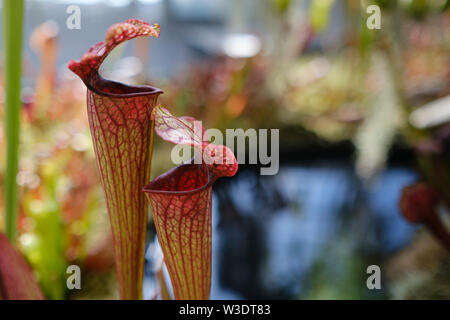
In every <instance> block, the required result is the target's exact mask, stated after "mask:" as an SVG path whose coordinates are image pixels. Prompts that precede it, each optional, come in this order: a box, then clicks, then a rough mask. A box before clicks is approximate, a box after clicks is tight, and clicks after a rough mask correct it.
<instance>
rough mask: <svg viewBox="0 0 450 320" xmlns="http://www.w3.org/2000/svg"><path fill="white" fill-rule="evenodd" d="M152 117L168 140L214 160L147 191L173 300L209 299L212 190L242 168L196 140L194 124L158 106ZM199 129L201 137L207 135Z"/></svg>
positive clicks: (183, 169)
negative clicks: (196, 150)
mask: <svg viewBox="0 0 450 320" xmlns="http://www.w3.org/2000/svg"><path fill="white" fill-rule="evenodd" d="M153 116H154V119H155V131H156V133H157V134H158V135H160V136H161V137H162V138H163V139H164V140H167V141H170V142H173V143H181V144H188V145H191V146H194V147H196V148H197V149H200V150H201V151H205V150H209V151H206V152H208V153H207V154H208V159H213V160H214V161H211V162H208V163H202V164H183V165H180V166H178V167H175V168H173V169H172V170H169V171H168V172H166V173H164V174H163V175H161V176H159V177H158V178H156V179H154V180H153V181H152V182H150V184H148V185H147V186H145V188H144V190H143V191H144V192H145V193H146V195H147V198H148V200H149V202H150V206H151V209H152V214H153V218H154V220H155V226H156V230H157V233H158V240H159V242H160V244H161V248H162V250H163V253H164V259H165V262H166V266H167V269H168V271H169V274H170V278H171V280H172V286H173V290H174V295H175V299H177V300H178V299H183V300H184V299H194V300H203V299H208V298H209V293H210V287H211V237H212V236H211V228H212V227H211V207H212V185H213V183H214V181H215V180H216V179H217V178H220V177H223V176H233V175H234V174H235V173H236V171H237V169H238V164H237V161H236V158H235V157H234V154H233V153H232V152H231V150H229V149H228V148H227V147H225V146H218V145H213V144H208V143H207V142H203V137H198V136H195V135H194V130H193V124H194V120H195V119H192V118H187V117H183V118H176V117H173V116H172V115H171V114H170V113H169V112H168V111H167V110H165V109H164V108H162V107H160V106H158V107H156V108H155V109H154V110H153ZM201 129H202V130H198V131H199V132H200V133H202V132H203V133H204V132H205V130H204V128H201ZM218 153H220V154H221V156H220V157H217V154H218Z"/></svg>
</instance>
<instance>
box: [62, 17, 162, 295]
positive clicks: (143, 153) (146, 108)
mask: <svg viewBox="0 0 450 320" xmlns="http://www.w3.org/2000/svg"><path fill="white" fill-rule="evenodd" d="M143 35H151V36H155V37H158V36H159V27H158V26H157V25H156V26H151V25H149V24H148V23H146V22H143V21H140V20H134V19H132V20H127V21H125V22H123V23H118V24H115V25H113V26H112V27H110V28H109V30H108V31H107V33H106V38H105V41H104V42H100V43H98V44H96V45H95V46H94V47H92V48H91V49H90V50H89V51H88V53H86V54H85V55H84V56H83V57H82V59H81V61H80V62H75V61H71V62H70V63H69V68H70V69H71V70H72V71H73V72H75V73H76V74H77V75H78V76H80V78H81V79H82V80H83V81H84V83H85V84H86V86H87V87H88V91H87V108H88V117H89V124H90V129H91V134H92V139H93V142H94V150H95V155H96V159H97V165H98V168H99V171H100V174H101V178H102V184H103V189H104V191H105V198H106V204H107V207H108V213H109V218H110V222H111V228H112V234H113V243H114V253H115V262H116V271H117V278H118V282H119V291H120V297H121V298H122V299H142V280H143V274H144V247H145V233H146V224H147V206H146V203H145V196H144V195H143V194H142V192H141V190H142V187H143V186H144V185H145V183H146V182H147V181H148V180H149V178H150V164H151V152H152V147H153V121H152V118H151V112H152V109H153V107H154V106H155V103H156V101H157V98H158V96H159V94H161V93H162V91H161V90H159V89H157V88H153V87H150V86H128V85H125V84H122V83H118V82H114V81H109V80H106V79H103V78H102V77H101V76H100V75H99V73H98V69H99V67H100V65H101V63H102V62H103V60H104V59H105V58H106V56H107V55H108V54H109V53H110V52H111V50H112V49H113V48H114V47H115V46H117V45H118V44H120V43H122V42H124V41H127V40H130V39H132V38H135V37H138V36H143Z"/></svg>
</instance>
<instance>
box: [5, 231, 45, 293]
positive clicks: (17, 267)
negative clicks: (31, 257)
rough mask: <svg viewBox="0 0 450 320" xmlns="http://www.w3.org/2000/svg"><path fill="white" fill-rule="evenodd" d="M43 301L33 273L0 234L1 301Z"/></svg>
mask: <svg viewBox="0 0 450 320" xmlns="http://www.w3.org/2000/svg"><path fill="white" fill-rule="evenodd" d="M2 299H5V300H43V299H44V294H43V293H42V291H41V289H40V288H39V285H38V284H37V282H36V279H35V277H34V275H33V271H32V270H31V268H30V267H29V266H28V264H27V263H26V262H25V260H24V259H23V257H22V256H21V255H20V253H19V252H18V251H17V250H16V249H15V248H14V247H13V246H12V245H11V243H10V242H9V240H8V238H7V237H6V236H5V235H4V234H2V233H0V300H2Z"/></svg>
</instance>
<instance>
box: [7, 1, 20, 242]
mask: <svg viewBox="0 0 450 320" xmlns="http://www.w3.org/2000/svg"><path fill="white" fill-rule="evenodd" d="M22 21H23V0H3V48H4V54H3V57H4V60H3V68H4V77H5V131H6V132H5V134H6V141H7V147H6V173H5V195H4V196H5V225H6V234H7V236H8V237H9V239H10V240H11V243H13V244H14V243H15V239H16V223H17V210H18V201H17V183H16V176H17V171H18V162H19V133H20V131H19V130H20V128H19V125H20V109H21V103H20V75H21V51H22Z"/></svg>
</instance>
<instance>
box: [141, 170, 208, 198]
mask: <svg viewBox="0 0 450 320" xmlns="http://www.w3.org/2000/svg"><path fill="white" fill-rule="evenodd" d="M181 171H182V172H183V173H192V172H194V171H197V173H198V175H197V177H196V178H195V179H193V178H191V179H192V182H194V184H191V185H186V184H185V183H183V184H179V183H177V182H178V180H180V178H178V179H174V177H178V176H179V174H180V172H181ZM213 183H214V176H213V174H212V173H211V172H209V170H208V169H207V167H206V166H205V165H202V164H193V163H186V164H182V165H179V166H177V167H175V168H172V169H170V170H169V171H167V172H165V173H163V174H162V175H160V176H158V177H157V178H155V179H154V180H153V181H151V182H150V183H149V184H147V185H146V186H145V187H144V188H143V189H142V191H143V192H145V193H155V194H158V193H160V194H167V195H192V194H195V193H199V192H202V191H204V190H206V189H208V188H209V187H210V186H212V185H213Z"/></svg>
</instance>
